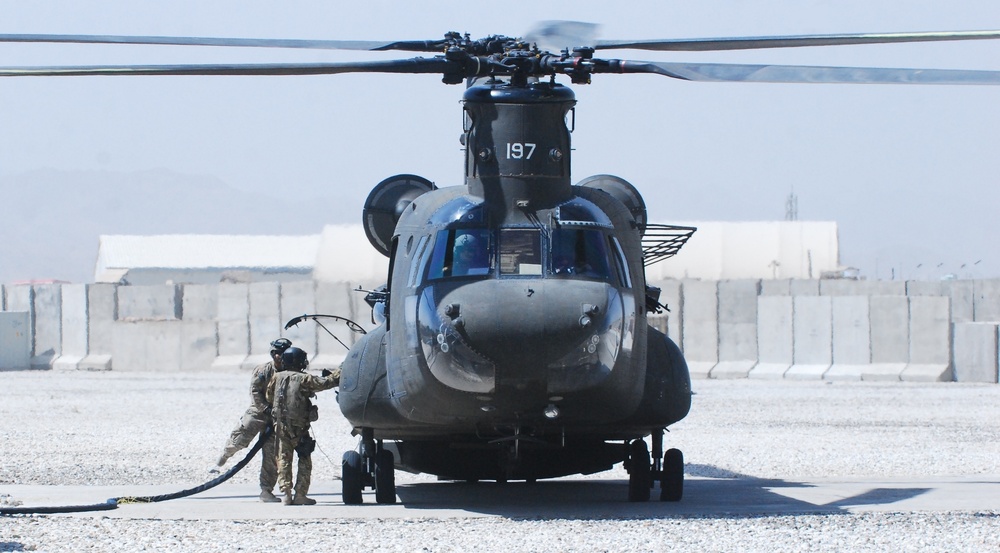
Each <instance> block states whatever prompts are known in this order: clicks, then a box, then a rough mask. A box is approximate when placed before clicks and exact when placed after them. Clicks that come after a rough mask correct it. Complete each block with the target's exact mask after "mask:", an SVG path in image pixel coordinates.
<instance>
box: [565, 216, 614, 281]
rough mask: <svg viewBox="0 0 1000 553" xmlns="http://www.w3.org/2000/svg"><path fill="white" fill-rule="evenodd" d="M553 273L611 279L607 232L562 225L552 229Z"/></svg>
mask: <svg viewBox="0 0 1000 553" xmlns="http://www.w3.org/2000/svg"><path fill="white" fill-rule="evenodd" d="M551 243H552V267H551V271H552V274H554V275H557V276H579V277H584V278H597V279H603V280H608V279H610V277H611V268H610V264H609V258H608V246H607V242H606V240H605V238H604V233H602V232H601V231H600V230H597V229H587V228H572V227H559V228H556V229H553V231H552V242H551Z"/></svg>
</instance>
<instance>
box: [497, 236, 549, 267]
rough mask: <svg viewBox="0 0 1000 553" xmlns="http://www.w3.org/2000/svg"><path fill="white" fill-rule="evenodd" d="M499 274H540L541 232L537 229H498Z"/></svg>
mask: <svg viewBox="0 0 1000 553" xmlns="http://www.w3.org/2000/svg"><path fill="white" fill-rule="evenodd" d="M500 274H501V275H540V274H542V233H541V232H540V231H539V230H538V229H536V228H531V229H521V228H505V229H500Z"/></svg>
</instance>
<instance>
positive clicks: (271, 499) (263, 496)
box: [260, 490, 281, 503]
mask: <svg viewBox="0 0 1000 553" xmlns="http://www.w3.org/2000/svg"><path fill="white" fill-rule="evenodd" d="M260 500H261V501H263V502H264V503H280V502H281V500H280V499H278V498H277V497H276V496H275V495H274V494H273V493H271V490H261V492H260Z"/></svg>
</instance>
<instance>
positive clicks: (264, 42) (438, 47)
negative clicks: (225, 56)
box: [0, 34, 445, 52]
mask: <svg viewBox="0 0 1000 553" xmlns="http://www.w3.org/2000/svg"><path fill="white" fill-rule="evenodd" d="M0 42H43V43H72V44H165V45H174V46H230V47H236V48H302V49H316V50H372V51H382V50H405V51H409V52H440V51H442V50H443V49H444V45H445V41H443V40H404V41H395V42H386V41H374V40H305V39H280V38H212V37H170V36H122V35H44V34H0Z"/></svg>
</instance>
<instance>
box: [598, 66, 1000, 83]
mask: <svg viewBox="0 0 1000 553" xmlns="http://www.w3.org/2000/svg"><path fill="white" fill-rule="evenodd" d="M595 61H596V60H595ZM595 69H596V71H595V72H599V73H654V74H657V75H663V76H666V77H673V78H675V79H683V80H686V81H716V82H719V81H722V82H756V83H848V84H852V83H853V84H946V85H1000V71H974V70H964V69H888V68H879V67H811V66H801V65H748V64H730V63H671V62H648V61H620V60H614V61H611V63H610V64H609V67H608V68H607V69H604V68H600V69H598V68H595Z"/></svg>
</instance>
